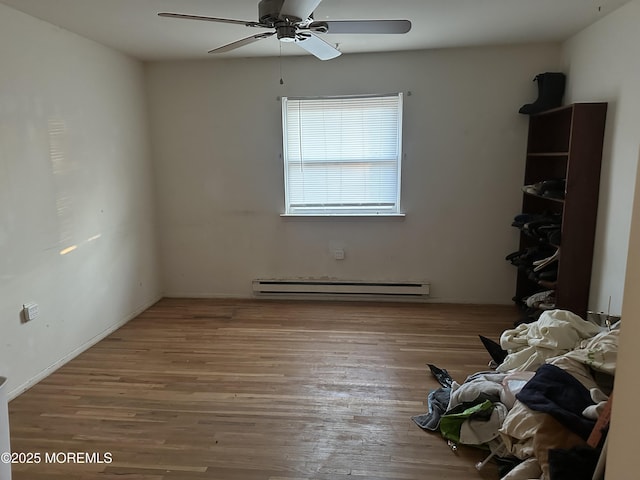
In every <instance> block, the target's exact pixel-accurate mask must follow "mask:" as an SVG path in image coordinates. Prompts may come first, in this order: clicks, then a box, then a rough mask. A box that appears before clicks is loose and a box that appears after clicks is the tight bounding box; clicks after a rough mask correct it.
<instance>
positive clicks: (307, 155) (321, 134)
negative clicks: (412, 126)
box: [282, 93, 402, 215]
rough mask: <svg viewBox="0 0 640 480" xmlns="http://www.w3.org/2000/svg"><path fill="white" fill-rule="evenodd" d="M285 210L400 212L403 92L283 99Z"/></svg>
mask: <svg viewBox="0 0 640 480" xmlns="http://www.w3.org/2000/svg"><path fill="white" fill-rule="evenodd" d="M282 121H283V137H284V155H283V157H284V175H285V208H286V210H285V215H393V214H399V213H400V157H401V152H402V94H401V93H398V94H393V95H384V96H357V97H326V98H286V97H284V98H283V99H282Z"/></svg>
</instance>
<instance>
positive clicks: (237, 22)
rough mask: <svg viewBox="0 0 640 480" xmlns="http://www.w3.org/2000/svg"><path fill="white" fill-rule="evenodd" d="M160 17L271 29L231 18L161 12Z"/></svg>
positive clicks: (267, 26) (256, 23)
mask: <svg viewBox="0 0 640 480" xmlns="http://www.w3.org/2000/svg"><path fill="white" fill-rule="evenodd" d="M158 16H159V17H167V18H182V19H185V20H203V21H205V22H217V23H233V24H234V25H244V26H245V27H262V28H271V27H270V26H269V25H264V24H262V23H259V22H250V21H248V20H232V19H230V18H216V17H203V16H201V15H185V14H184V13H170V12H160V13H158Z"/></svg>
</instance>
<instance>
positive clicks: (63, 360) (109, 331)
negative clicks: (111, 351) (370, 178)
mask: <svg viewBox="0 0 640 480" xmlns="http://www.w3.org/2000/svg"><path fill="white" fill-rule="evenodd" d="M162 298H163V296H162V295H159V296H158V297H156V298H155V299H154V300H152V301H151V302H149V303H147V304H145V305H143V306H141V307H140V308H138V309H136V310H134V311H133V313H131V314H130V315H129V316H127V317H125V318H124V319H122V320H120V321H119V322H117V323H115V324H113V325H111V326H109V327H108V328H107V329H105V330H103V331H102V332H100V333H99V334H97V335H96V336H94V337H92V338H91V339H89V340H88V341H86V342H85V343H83V344H82V345H80V346H79V347H78V348H76V349H74V350H72V351H71V352H69V353H68V354H66V355H65V356H64V357H62V358H61V359H60V360H58V361H57V362H55V363H53V364H51V365H49V366H48V367H47V368H45V369H44V370H42V371H41V372H40V373H39V374H37V375H36V376H34V377H33V378H30V379H29V380H27V381H26V382H24V383H23V384H22V385H19V386H18V387H16V388H14V389H13V390H11V391H10V392H8V393H7V399H8V400H9V401H11V400H13V399H14V398H16V397H18V396H19V395H21V394H23V393H24V392H26V391H27V390H29V389H30V388H31V387H33V386H34V385H36V384H37V383H38V382H40V381H42V380H44V379H45V378H47V377H48V376H49V375H51V374H52V373H53V372H55V371H56V370H58V369H59V368H60V367H62V366H63V365H65V364H66V363H68V362H70V361H71V360H73V359H74V358H75V357H77V356H78V355H80V354H81V353H82V352H84V351H85V350H87V349H89V348H91V347H93V346H94V345H95V344H96V343H98V342H99V341H100V340H103V339H105V338H106V337H108V336H109V335H111V334H112V333H113V332H115V331H116V330H118V329H119V328H120V327H122V326H124V325H126V324H127V323H129V322H130V321H131V320H133V319H134V318H135V317H137V316H138V315H140V314H141V313H142V312H144V311H145V310H146V309H148V308H149V307H151V306H152V305H154V304H156V303H158V302H159V301H160V300H161V299H162Z"/></svg>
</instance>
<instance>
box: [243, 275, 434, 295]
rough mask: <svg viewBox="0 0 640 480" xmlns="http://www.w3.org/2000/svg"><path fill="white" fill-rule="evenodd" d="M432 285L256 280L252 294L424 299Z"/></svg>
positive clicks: (394, 282) (322, 280) (404, 282)
mask: <svg viewBox="0 0 640 480" xmlns="http://www.w3.org/2000/svg"><path fill="white" fill-rule="evenodd" d="M429 285H430V284H429V283H426V282H411V281H403V282H398V281H392V282H377V281H354V280H324V279H318V280H316V279H301V280H297V279H256V280H254V281H253V293H254V295H258V296H280V297H294V296H307V297H312V296H313V297H315V296H317V297H327V298H335V297H342V298H347V297H351V298H356V297H363V298H367V297H378V298H397V299H400V298H414V299H419V298H425V297H428V296H429Z"/></svg>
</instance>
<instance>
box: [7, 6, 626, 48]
mask: <svg viewBox="0 0 640 480" xmlns="http://www.w3.org/2000/svg"><path fill="white" fill-rule="evenodd" d="M628 1H629V0H599V1H598V0H393V1H392V0H324V1H323V2H322V3H321V4H320V6H318V8H317V9H316V11H315V14H314V17H315V19H316V20H321V19H330V20H354V19H364V20H373V19H387V18H388V19H407V20H410V21H411V22H412V24H413V28H412V29H411V31H410V32H409V33H407V34H404V35H325V36H323V38H324V39H325V40H327V41H329V42H331V43H333V44H336V43H337V44H338V48H339V49H340V50H341V51H342V52H343V53H355V52H379V51H393V50H415V49H428V48H443V47H460V46H477V45H497V44H507V43H526V42H547V41H562V40H564V39H566V38H568V37H569V36H571V35H572V34H574V33H576V32H578V31H579V30H581V29H582V28H584V27H585V26H587V25H589V24H591V23H593V22H595V21H596V20H598V19H599V18H601V17H602V16H603V15H605V14H607V13H609V12H611V11H612V10H614V9H616V8H618V7H619V6H621V5H623V4H625V3H627V2H628ZM0 2H1V3H4V4H6V5H8V6H10V7H13V8H15V9H17V10H21V11H22V12H25V13H28V14H30V15H32V16H34V17H37V18H40V19H42V20H45V21H47V22H50V23H53V24H55V25H58V26H60V27H63V28H65V29H67V30H71V31H72V32H75V33H78V34H80V35H82V36H84V37H88V38H91V39H93V40H95V41H97V42H100V43H102V44H104V45H108V46H110V47H112V48H114V49H116V50H120V51H121V52H124V53H127V54H129V55H131V56H133V57H136V58H139V59H141V60H169V59H196V58H211V57H212V55H209V54H207V51H208V50H210V49H212V48H216V47H219V46H221V45H224V44H227V43H230V42H233V41H235V40H239V39H241V38H244V37H248V36H250V35H254V34H255V33H258V32H261V31H262V30H259V31H256V29H253V28H247V27H245V26H243V25H231V24H221V23H210V22H199V21H189V20H181V19H170V18H160V17H158V16H157V15H156V14H157V13H158V12H161V11H165V12H179V13H188V14H193V15H205V16H214V17H224V18H232V19H237V20H249V21H257V20H258V18H257V17H258V7H257V5H258V0H0ZM280 46H282V54H283V55H291V54H305V53H306V52H304V51H303V50H302V49H300V48H299V47H298V46H296V45H293V44H280V43H279V42H278V40H277V39H276V38H275V37H271V38H268V39H264V40H261V41H259V42H257V43H254V44H251V45H248V46H245V47H242V48H239V49H236V50H235V51H233V52H229V53H225V54H217V55H215V57H217V58H224V57H252V56H277V55H279V54H280Z"/></svg>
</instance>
